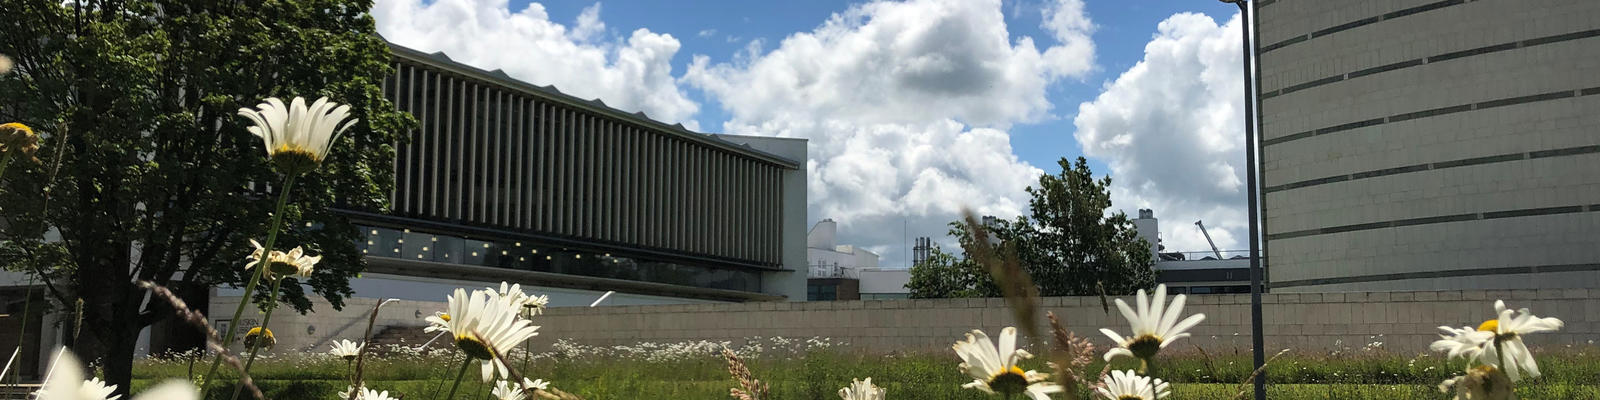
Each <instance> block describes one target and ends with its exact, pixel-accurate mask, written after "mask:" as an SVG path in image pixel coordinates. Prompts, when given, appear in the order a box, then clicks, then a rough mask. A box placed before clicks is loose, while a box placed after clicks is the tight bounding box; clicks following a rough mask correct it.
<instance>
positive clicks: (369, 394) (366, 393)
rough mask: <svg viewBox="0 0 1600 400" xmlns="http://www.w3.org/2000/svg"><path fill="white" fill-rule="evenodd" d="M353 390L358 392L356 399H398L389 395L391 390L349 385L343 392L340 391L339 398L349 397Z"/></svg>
mask: <svg viewBox="0 0 1600 400" xmlns="http://www.w3.org/2000/svg"><path fill="white" fill-rule="evenodd" d="M351 391H355V392H356V400H398V399H396V398H394V397H389V391H387V390H385V391H382V392H379V391H376V390H372V389H367V388H365V387H362V388H356V387H353V386H349V385H346V386H345V387H344V391H343V392H339V399H341V400H343V399H349V398H350V392H351Z"/></svg>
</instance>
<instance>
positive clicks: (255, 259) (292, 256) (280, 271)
mask: <svg viewBox="0 0 1600 400" xmlns="http://www.w3.org/2000/svg"><path fill="white" fill-rule="evenodd" d="M250 245H251V246H255V248H256V250H255V251H254V252H251V253H250V256H249V257H246V258H245V259H246V260H248V261H249V262H247V263H245V264H244V269H246V270H249V269H251V268H255V266H257V265H260V264H261V263H262V262H263V261H262V259H261V254H262V253H266V252H267V249H266V248H263V247H261V243H258V242H256V240H255V239H250ZM318 261H322V256H308V255H305V251H303V250H301V249H300V248H299V247H295V248H294V250H289V252H288V253H284V252H282V251H272V252H270V253H269V254H268V255H267V257H266V261H265V262H266V263H267V265H268V267H267V273H268V274H269V275H271V276H274V277H287V276H289V275H294V276H298V277H301V278H308V277H311V273H312V272H313V271H314V270H315V267H316V266H317V262H318Z"/></svg>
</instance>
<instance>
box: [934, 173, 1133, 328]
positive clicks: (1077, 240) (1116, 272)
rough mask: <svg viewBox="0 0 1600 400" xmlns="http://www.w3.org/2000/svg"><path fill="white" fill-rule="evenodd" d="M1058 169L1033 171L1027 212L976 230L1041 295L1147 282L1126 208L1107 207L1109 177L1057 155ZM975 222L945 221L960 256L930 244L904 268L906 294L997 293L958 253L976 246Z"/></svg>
mask: <svg viewBox="0 0 1600 400" xmlns="http://www.w3.org/2000/svg"><path fill="white" fill-rule="evenodd" d="M1060 165H1061V173H1059V174H1057V175H1049V174H1045V175H1041V176H1040V177H1039V182H1038V186H1037V187H1028V188H1027V189H1026V190H1027V192H1028V194H1029V195H1031V196H1032V199H1031V200H1030V201H1029V202H1028V206H1029V208H1030V209H1031V213H1030V214H1029V215H1028V216H1018V217H1017V218H1016V219H1015V220H1010V221H1007V220H993V221H991V222H988V223H987V225H986V226H984V227H983V229H984V230H985V231H986V232H987V233H988V235H989V237H990V238H992V240H994V241H995V242H996V243H994V244H999V245H1000V246H993V248H994V249H995V251H1002V252H1007V253H1010V254H1008V255H1014V256H1015V257H1016V260H1017V262H1018V264H1020V265H1021V266H1022V267H1023V269H1024V270H1026V271H1027V272H1028V274H1029V275H1030V276H1031V277H1032V279H1033V282H1034V284H1035V285H1036V286H1037V287H1038V289H1039V294H1040V295H1043V296H1094V295H1101V294H1105V295H1123V294H1129V293H1133V292H1134V291H1137V290H1138V289H1141V288H1146V287H1150V286H1152V285H1154V284H1155V276H1156V274H1155V270H1154V269H1152V268H1151V267H1152V266H1153V265H1154V263H1155V261H1154V259H1152V257H1151V254H1150V248H1149V244H1147V243H1146V242H1145V241H1144V240H1143V239H1140V238H1139V236H1138V232H1137V230H1135V228H1134V227H1133V223H1132V221H1129V220H1128V216H1127V214H1124V213H1122V212H1120V211H1119V212H1115V213H1111V214H1107V213H1106V210H1107V209H1109V208H1110V207H1111V192H1110V189H1109V188H1110V186H1111V178H1110V177H1106V178H1103V179H1100V180H1095V179H1094V173H1093V171H1090V170H1089V166H1088V162H1087V161H1086V160H1084V159H1083V157H1079V158H1078V160H1077V162H1076V163H1075V164H1074V163H1069V162H1068V161H1067V159H1065V158H1063V159H1061V161H1060ZM974 228H975V227H971V226H968V224H967V223H966V222H963V221H955V222H951V223H950V231H949V233H948V234H949V235H950V236H952V237H954V238H955V239H956V242H957V243H959V244H960V246H961V248H962V250H963V254H962V255H960V256H956V255H952V254H948V253H943V252H939V251H935V253H934V255H933V256H932V257H929V259H928V260H927V261H925V262H923V263H921V264H918V265H915V266H913V267H912V269H911V282H910V283H908V284H907V285H906V287H907V288H909V289H911V296H912V297H914V298H938V297H993V296H998V295H999V294H1000V292H999V289H998V287H997V286H996V285H995V282H994V280H993V278H992V277H990V276H989V275H988V272H987V271H986V270H985V269H984V268H983V267H982V266H981V265H978V263H977V262H976V261H974V260H972V259H970V258H968V257H967V256H966V254H969V253H971V252H973V251H974V250H975V249H977V246H975V243H974V240H975V239H974V235H973V231H974Z"/></svg>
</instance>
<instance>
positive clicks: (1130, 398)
mask: <svg viewBox="0 0 1600 400" xmlns="http://www.w3.org/2000/svg"><path fill="white" fill-rule="evenodd" d="M1117 400H1144V398H1143V397H1139V396H1134V395H1131V394H1125V395H1122V396H1119V397H1117Z"/></svg>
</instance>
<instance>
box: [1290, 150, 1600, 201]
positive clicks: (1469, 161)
mask: <svg viewBox="0 0 1600 400" xmlns="http://www.w3.org/2000/svg"><path fill="white" fill-rule="evenodd" d="M1593 153H1600V145H1588V146H1577V147H1567V148H1561V149H1553V150H1539V151H1529V152H1522V153H1511V154H1501V155H1495V156H1487V157H1473V158H1464V159H1460V160H1450V161H1440V162H1435V163H1422V164H1416V165H1407V166H1404V167H1394V168H1384V169H1377V170H1371V171H1364V172H1357V173H1353V174H1343V175H1334V176H1329V177H1325V178H1317V179H1307V180H1303V181H1299V182H1291V183H1285V184H1282V185H1275V186H1267V188H1266V191H1267V193H1272V192H1281V191H1285V190H1291V189H1300V188H1306V187H1312V186H1318V185H1325V184H1329V183H1335V182H1345V181H1353V180H1357V179H1366V178H1376V177H1380V176H1389V175H1398V174H1404V173H1411V172H1421V171H1430V170H1436V169H1445V168H1455V167H1466V166H1472V165H1483V164H1493V163H1501V162H1508V161H1521V160H1529V159H1535V158H1550V157H1563V156H1575V155H1581V154H1593Z"/></svg>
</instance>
